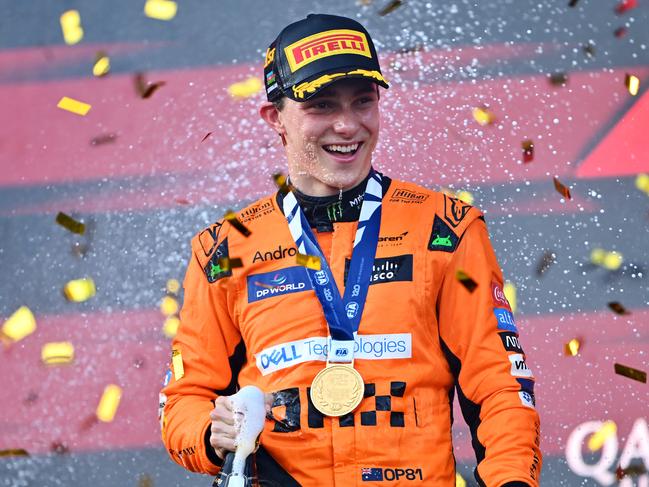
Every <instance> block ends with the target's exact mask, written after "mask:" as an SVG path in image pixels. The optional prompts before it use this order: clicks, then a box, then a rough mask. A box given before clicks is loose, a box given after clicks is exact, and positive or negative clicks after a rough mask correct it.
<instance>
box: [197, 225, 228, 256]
mask: <svg viewBox="0 0 649 487" xmlns="http://www.w3.org/2000/svg"><path fill="white" fill-rule="evenodd" d="M222 226H223V223H222V222H216V223H214V224H213V225H211V226H210V227H209V228H206V229H205V230H203V231H202V232H201V233H199V234H198V242H199V243H200V244H201V248H202V249H203V253H204V254H205V257H209V256H210V254H211V253H212V252H213V251H214V249H215V248H216V242H218V239H219V233H221V227H222Z"/></svg>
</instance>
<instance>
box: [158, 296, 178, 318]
mask: <svg viewBox="0 0 649 487" xmlns="http://www.w3.org/2000/svg"><path fill="white" fill-rule="evenodd" d="M178 308H179V305H178V301H176V300H175V299H174V298H172V297H171V296H165V297H164V298H162V302H161V303H160V312H161V313H162V314H163V315H165V316H171V315H175V314H176V313H178Z"/></svg>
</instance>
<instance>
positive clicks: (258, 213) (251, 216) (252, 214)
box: [239, 198, 274, 223]
mask: <svg viewBox="0 0 649 487" xmlns="http://www.w3.org/2000/svg"><path fill="white" fill-rule="evenodd" d="M273 211H274V207H273V200H272V198H266V199H263V200H261V201H259V202H257V203H255V204H253V205H251V206H249V207H247V208H244V209H243V210H241V211H240V212H239V217H240V218H241V222H242V223H248V222H250V221H252V220H256V219H257V218H261V217H263V216H266V215H269V214H270V213H272V212H273Z"/></svg>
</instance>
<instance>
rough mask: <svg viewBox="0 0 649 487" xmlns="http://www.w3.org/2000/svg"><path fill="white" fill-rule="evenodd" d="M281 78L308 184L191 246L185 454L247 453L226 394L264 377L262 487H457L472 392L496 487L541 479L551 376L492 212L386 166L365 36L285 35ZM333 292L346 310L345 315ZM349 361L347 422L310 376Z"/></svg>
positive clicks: (287, 127) (301, 179) (258, 457)
mask: <svg viewBox="0 0 649 487" xmlns="http://www.w3.org/2000/svg"><path fill="white" fill-rule="evenodd" d="M264 78H265V81H266V92H267V98H268V101H267V102H264V103H263V104H262V106H261V109H260V113H261V116H262V118H263V119H264V120H265V121H266V122H267V123H268V125H269V126H270V127H271V128H272V129H273V130H275V131H276V132H277V133H278V134H279V135H280V137H281V139H282V141H283V144H284V146H285V150H286V154H287V159H288V170H289V176H290V184H291V185H290V186H289V187H288V191H287V188H286V187H284V188H283V189H281V190H280V191H278V192H277V193H276V194H274V195H272V196H269V197H267V198H264V199H262V200H259V201H257V202H255V203H253V204H252V205H250V206H248V207H247V208H245V209H243V210H241V211H240V212H239V214H238V219H239V220H240V222H241V223H242V224H243V225H244V226H245V227H246V228H247V229H248V231H249V234H248V232H242V231H241V229H240V228H239V229H238V228H236V227H235V226H234V225H233V224H232V222H231V220H221V221H218V222H217V223H215V224H213V225H211V226H210V227H209V228H207V229H205V230H203V231H202V232H200V233H199V234H198V235H196V237H194V239H193V240H192V256H191V259H190V262H189V266H188V269H187V274H186V277H185V281H184V289H185V297H184V305H183V308H182V311H181V324H180V327H179V330H178V334H177V336H176V337H175V339H174V341H173V355H174V359H173V361H172V367H171V370H170V372H169V373H168V376H167V380H166V382H167V383H166V385H165V387H164V389H163V391H162V393H161V408H163V410H162V417H161V422H162V437H163V440H164V443H165V445H166V447H167V449H168V451H169V453H170V455H171V457H172V458H173V460H175V461H176V462H178V463H179V464H180V465H182V466H184V467H185V468H187V469H189V470H192V471H195V472H203V473H207V474H212V475H215V474H217V473H218V472H219V470H220V466H221V465H222V462H223V457H224V454H225V453H226V452H227V451H232V450H234V449H235V446H236V439H235V438H236V431H235V428H234V426H233V419H232V411H231V406H230V404H229V401H228V396H230V395H232V394H234V393H235V392H236V391H237V390H238V389H239V388H240V387H243V386H245V385H256V386H257V387H259V388H260V389H262V390H263V391H264V392H266V393H272V396H270V397H272V399H271V401H270V402H269V404H268V410H269V414H268V415H267V418H268V419H267V421H266V425H265V428H264V431H263V432H262V434H261V436H260V447H259V449H258V450H257V452H256V453H255V454H254V461H255V465H256V471H255V475H256V477H257V478H258V479H259V480H260V481H262V483H263V482H265V483H267V484H270V485H281V486H290V485H304V486H352V485H359V486H360V485H363V486H365V485H368V486H369V485H383V483H384V482H390V483H392V482H396V483H397V485H404V486H407V485H413V486H416V485H432V486H449V487H450V486H454V485H455V459H454V456H453V446H452V441H451V424H452V421H453V417H452V404H453V400H454V395H455V391H457V395H458V399H459V403H460V405H461V408H462V412H463V415H464V418H465V420H466V421H467V423H468V425H469V427H470V429H471V433H472V438H473V447H474V449H475V453H476V458H477V468H476V469H475V477H476V479H477V480H478V483H479V484H480V485H483V486H485V485H486V486H489V487H492V486H493V487H499V486H507V487H515V486H538V485H539V475H540V470H541V462H542V460H541V452H540V450H539V417H538V414H537V412H536V410H535V408H534V393H533V386H534V377H533V375H532V372H531V370H530V369H529V368H528V366H527V364H526V360H525V353H524V352H523V350H522V348H521V345H520V342H519V340H518V330H517V328H516V325H515V323H514V319H513V315H512V311H511V308H510V306H509V303H508V302H507V299H506V298H505V296H504V293H503V276H502V272H501V270H500V268H499V266H498V262H497V261H496V257H495V254H494V252H493V250H492V247H491V244H490V241H489V237H488V233H487V228H486V225H485V221H484V218H483V217H482V214H481V213H480V211H478V210H477V209H476V208H473V207H471V206H469V205H467V204H465V203H464V202H462V201H460V200H458V199H455V198H452V197H449V196H446V195H443V194H441V193H437V192H434V191H430V190H428V189H425V188H422V187H419V186H417V185H415V184H411V183H407V182H402V181H398V180H395V179H390V178H389V177H387V176H384V175H382V174H380V173H378V172H376V171H375V170H374V169H373V168H372V164H371V156H372V152H373V150H374V148H375V146H376V143H377V139H378V134H379V87H384V88H387V87H388V85H387V82H386V80H385V79H384V78H383V76H382V74H381V71H380V67H379V64H378V58H377V55H376V51H375V48H374V46H373V44H372V40H371V38H370V36H369V34H368V33H367V31H366V30H365V29H364V28H363V26H362V25H360V24H359V23H357V22H356V21H354V20H351V19H347V18H344V17H337V16H330V15H310V16H308V17H307V18H306V19H304V20H301V21H299V22H296V23H294V24H291V25H289V26H288V27H286V28H285V29H284V30H283V31H282V32H281V33H280V35H279V36H278V37H277V39H276V40H275V41H274V42H273V43H272V44H271V46H270V48H269V49H268V52H267V55H266V66H265V69H264ZM292 202H295V203H296V204H295V205H294V206H291V205H292V204H293V203H292ZM377 209H378V210H379V211H378V213H376V212H375V210H377ZM373 212H374V213H373ZM377 214H378V217H375V216H374V215H377ZM296 215H297V216H296ZM368 215H369V216H368ZM302 217H303V219H302V220H299V221H298V219H299V218H302ZM291 218H293V219H292V220H291ZM296 221H297V222H298V223H299V222H300V221H301V222H302V226H301V227H300V225H299V224H297V226H295V222H296ZM289 222H292V223H289ZM306 227H309V228H310V229H309V228H306ZM296 232H297V233H296ZM372 232H374V233H372ZM374 234H375V235H376V236H375V237H372V235H374ZM310 235H311V236H313V238H312V240H313V241H315V240H317V243H316V244H315V247H318V248H319V251H318V252H319V255H320V257H321V262H322V270H321V271H317V272H316V270H315V269H310V268H308V267H306V266H304V265H299V264H298V262H297V256H298V254H305V253H307V254H311V255H314V253H313V252H307V250H308V248H309V247H305V245H307V243H308V242H310V241H311V240H309V239H310V238H311V237H309V236H310ZM371 238H374V240H371ZM296 242H297V243H296ZM305 242H307V243H305ZM368 242H374V243H368ZM315 247H313V246H312V247H311V248H315ZM305 249H306V250H305ZM357 249H360V250H358V252H357ZM363 252H365V253H363ZM367 252H369V253H367ZM357 253H358V255H366V254H367V255H369V256H370V257H371V259H369V262H370V264H371V265H370V266H369V268H368V267H367V266H365V267H363V261H361V260H359V259H357V258H356V255H357ZM315 255H318V253H316V254H315ZM229 258H239V259H241V261H242V264H243V266H242V267H234V268H231V267H228V266H227V262H228V260H227V259H229ZM355 259H356V260H355ZM365 260H368V259H365ZM355 262H360V263H358V264H357V263H355ZM357 269H360V270H358V272H357ZM363 269H369V270H363ZM460 271H462V272H463V273H464V275H466V276H468V277H469V278H468V279H466V278H460V277H458V276H461V273H460ZM363 272H365V274H363ZM328 276H330V277H331V279H329V278H328ZM358 276H361V277H358ZM363 276H364V277H363ZM329 281H332V282H333V284H332V282H329ZM350 282H352V283H357V284H354V285H353V286H352V284H349V283H350ZM348 284H349V285H348ZM330 285H331V286H333V285H335V287H336V288H337V289H338V290H340V294H338V293H337V292H334V294H336V296H335V298H336V300H338V301H336V303H338V302H339V301H340V302H341V303H343V305H344V308H336V309H338V310H340V309H344V311H343V312H342V314H341V313H338V314H335V313H334V312H333V311H331V310H332V309H334V308H333V306H334V305H333V304H332V305H331V306H332V308H328V307H327V306H328V304H327V301H329V300H331V301H332V302H333V301H334V298H333V297H332V293H331V289H332V288H326V286H330ZM348 288H349V291H348ZM327 289H329V290H328V291H327ZM343 292H344V296H342V297H341V295H343ZM363 293H366V297H365V300H364V301H363V300H362V299H361V298H353V299H352V298H349V296H359V295H362V294H363ZM322 296H325V298H322ZM348 298H349V299H348ZM336 306H338V305H337V304H336ZM328 313H329V314H328ZM331 313H334V314H331ZM343 315H346V316H343ZM359 316H360V318H359ZM354 320H356V321H354ZM334 322H335V323H339V324H340V326H341V328H340V329H339V328H336V326H338V325H336V324H335V323H334ZM345 327H347V328H345ZM341 333H342V334H343V335H344V336H345V337H347V338H345V339H344V340H339V337H340V336H341V335H340V334H341ZM345 334H346V335H345ZM340 344H342V345H340ZM340 347H343V348H342V350H343V351H342V352H341V351H340V350H341V348H340ZM345 347H347V348H345ZM334 349H335V350H336V353H335V354H334V353H333V352H334ZM334 355H336V357H334ZM338 355H340V356H341V357H348V356H349V355H353V361H347V362H345V363H343V364H342V365H343V366H345V367H347V368H346V369H345V370H346V371H348V372H350V373H351V374H352V375H353V376H354V377H357V375H354V374H356V373H359V374H360V377H361V378H362V383H361V384H362V390H361V392H360V393H359V396H358V398H359V400H360V404H359V405H358V406H357V407H355V408H354V409H352V410H350V411H347V412H345V413H344V414H342V415H335V416H334V415H330V413H329V412H328V410H326V408H323V406H322V404H321V403H320V402H319V401H320V399H318V400H314V399H313V397H314V396H313V394H312V392H311V388H312V384H313V383H314V378H315V377H316V375H317V374H319V373H320V372H321V371H323V369H325V367H329V366H330V365H332V363H333V362H335V360H338V358H339V357H337V356H338ZM341 360H342V359H341ZM351 369H353V370H351ZM319 390H320V389H319ZM322 411H324V413H323V412H322ZM391 485H393V484H391Z"/></svg>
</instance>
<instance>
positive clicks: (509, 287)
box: [503, 281, 517, 313]
mask: <svg viewBox="0 0 649 487" xmlns="http://www.w3.org/2000/svg"><path fill="white" fill-rule="evenodd" d="M503 293H505V298H507V301H508V302H509V307H510V308H511V309H512V313H516V306H517V304H516V286H514V284H512V283H511V282H509V281H507V282H505V285H504V286H503Z"/></svg>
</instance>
